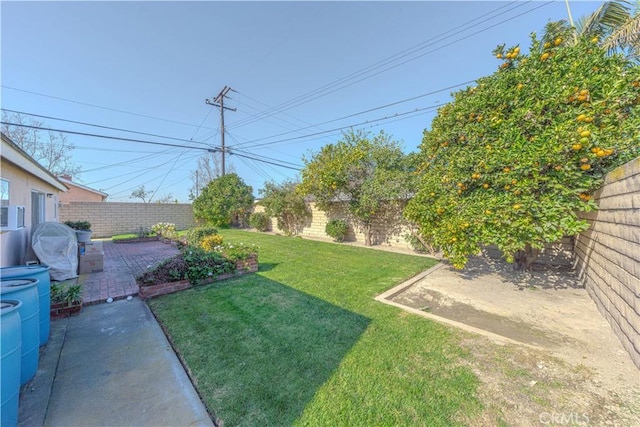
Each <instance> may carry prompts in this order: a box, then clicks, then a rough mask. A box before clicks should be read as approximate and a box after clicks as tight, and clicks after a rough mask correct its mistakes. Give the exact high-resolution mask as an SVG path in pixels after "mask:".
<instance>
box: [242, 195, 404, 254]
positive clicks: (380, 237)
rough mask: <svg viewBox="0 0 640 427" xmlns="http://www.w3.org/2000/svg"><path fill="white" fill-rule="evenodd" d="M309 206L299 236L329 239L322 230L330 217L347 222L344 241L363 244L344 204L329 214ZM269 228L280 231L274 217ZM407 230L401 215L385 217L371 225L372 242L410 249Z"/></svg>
mask: <svg viewBox="0 0 640 427" xmlns="http://www.w3.org/2000/svg"><path fill="white" fill-rule="evenodd" d="M309 208H310V209H311V219H310V220H308V221H307V222H306V224H305V226H304V227H303V229H302V231H301V232H300V233H299V234H298V235H299V236H302V237H309V238H312V239H319V240H327V241H331V237H329V236H327V234H326V233H325V232H324V229H325V226H326V225H327V222H328V221H330V220H332V219H343V220H345V221H346V222H347V224H349V230H348V232H347V236H346V237H345V241H346V242H357V243H362V244H364V233H363V232H362V230H360V229H358V228H357V227H355V226H354V225H353V223H352V221H350V220H349V215H348V214H347V210H346V206H340V205H336V206H335V207H334V209H333V211H332V212H331V214H330V215H327V214H326V213H325V212H324V211H321V210H320V209H318V208H317V207H316V205H315V203H310V204H309ZM254 212H264V207H262V206H260V205H259V204H256V205H255V206H254ZM269 230H271V231H275V232H281V231H282V230H280V229H279V228H278V226H277V221H276V219H275V218H271V222H270V225H269ZM408 232H409V229H408V228H407V226H406V223H405V221H404V219H403V218H402V215H396V216H393V217H387V218H385V219H384V220H380V221H378V222H376V223H375V224H374V225H373V230H372V233H373V234H372V236H373V238H372V242H373V244H374V245H381V246H390V247H395V248H402V249H411V245H410V244H409V243H408V242H407V240H406V239H405V237H404V236H405V234H407V233H408Z"/></svg>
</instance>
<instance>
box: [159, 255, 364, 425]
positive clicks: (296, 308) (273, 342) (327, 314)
mask: <svg viewBox="0 0 640 427" xmlns="http://www.w3.org/2000/svg"><path fill="white" fill-rule="evenodd" d="M267 265H268V264H267ZM262 267H263V264H260V268H261V269H262ZM149 305H150V307H151V308H152V310H153V311H154V313H155V314H156V316H157V318H158V319H159V320H160V321H161V323H162V324H163V326H164V327H165V330H166V331H167V332H168V334H169V335H170V338H171V340H172V341H173V343H174V345H175V347H176V349H177V350H178V351H179V353H180V354H181V356H182V358H183V360H184V361H185V362H186V364H187V365H188V368H189V370H190V371H191V374H192V376H193V378H194V380H195V384H196V387H197V389H198V391H199V393H200V395H201V396H202V398H203V399H204V401H205V403H206V405H207V407H208V408H209V411H210V412H211V413H213V414H215V418H216V421H217V422H218V424H220V425H222V424H224V425H265V426H266V425H290V424H292V423H293V422H294V421H295V420H296V419H298V418H299V417H300V415H301V414H302V411H303V410H304V408H305V406H306V405H307V403H308V402H309V401H310V400H311V399H312V398H313V396H314V394H315V393H316V390H317V389H318V388H319V387H320V386H322V385H323V384H324V383H325V382H326V381H327V380H328V379H329V377H330V376H331V374H332V373H333V372H334V371H335V370H336V369H337V367H338V366H339V364H340V362H341V360H342V359H343V358H344V357H345V356H346V354H347V353H348V352H349V351H350V349H351V348H352V347H353V345H354V344H355V343H356V342H357V341H358V339H359V338H360V336H361V335H362V334H363V332H364V331H365V330H366V329H367V326H368V325H369V323H370V319H368V318H367V317H364V316H362V315H359V314H355V313H353V312H350V311H347V310H344V309H343V308H340V307H337V306H335V305H332V304H329V303H327V302H326V301H323V300H321V299H318V298H315V297H313V296H310V295H308V294H305V293H302V292H299V291H297V290H295V289H292V288H290V287H287V286H284V285H282V284H280V283H278V282H275V281H272V280H269V279H266V278H264V277H261V276H259V275H252V276H251V277H250V278H246V277H245V278H242V279H232V280H229V281H226V282H224V283H220V284H213V285H209V286H205V287H200V288H193V289H189V290H187V291H183V292H179V293H176V294H172V295H167V296H164V297H161V298H158V299H154V300H150V301H149Z"/></svg>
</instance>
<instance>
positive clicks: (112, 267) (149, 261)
mask: <svg viewBox="0 0 640 427" xmlns="http://www.w3.org/2000/svg"><path fill="white" fill-rule="evenodd" d="M177 253H179V250H178V249H176V248H175V247H174V246H173V245H169V244H165V243H162V242H157V241H155V242H143V243H113V242H110V241H105V242H104V271H102V272H100V273H91V274H83V275H81V276H80V277H79V278H78V283H81V284H82V297H83V299H84V304H87V305H89V304H96V303H99V302H105V301H106V300H107V298H109V297H111V298H113V299H114V300H116V299H122V298H126V297H127V296H129V295H137V294H138V285H137V284H136V280H135V278H136V276H139V275H140V274H142V273H144V272H145V271H146V270H147V269H148V268H150V267H153V266H154V265H156V264H158V263H159V262H162V261H163V260H165V259H167V258H170V257H172V256H174V255H176V254H177Z"/></svg>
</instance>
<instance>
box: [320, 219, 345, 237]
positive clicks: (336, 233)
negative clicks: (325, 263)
mask: <svg viewBox="0 0 640 427" xmlns="http://www.w3.org/2000/svg"><path fill="white" fill-rule="evenodd" d="M348 228H349V226H348V225H347V223H346V221H344V220H342V219H332V220H331V221H329V222H328V223H327V225H326V226H325V227H324V232H325V233H327V235H329V236H330V237H332V238H333V240H335V241H336V242H342V241H343V240H344V238H345V236H346V235H347V230H348Z"/></svg>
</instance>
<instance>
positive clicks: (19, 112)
mask: <svg viewBox="0 0 640 427" xmlns="http://www.w3.org/2000/svg"><path fill="white" fill-rule="evenodd" d="M2 110H3V111H7V112H10V113H15V114H22V115H25V116H32V117H40V118H42V119H49V120H57V121H61V122H68V123H74V124H77V125H84V126H92V127H97V128H101V129H109V130H117V131H121V132H128V133H135V134H137V135H145V136H153V137H156V138H164V139H171V140H174V141H181V142H195V143H197V144H202V145H206V144H204V143H202V142H198V141H193V140H189V139H182V138H174V137H172V136H164V135H156V134H154V133H146V132H139V131H135V130H128V129H121V128H116V127H112V126H104V125H97V124H94V123H87V122H80V121H77V120H70V119H63V118H60V117H52V116H44V115H41V114H35V113H27V112H24V111H16V110H10V109H8V108H2Z"/></svg>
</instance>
